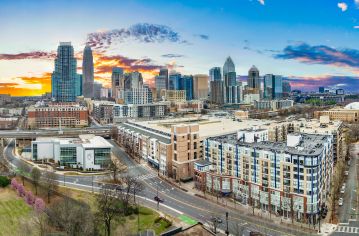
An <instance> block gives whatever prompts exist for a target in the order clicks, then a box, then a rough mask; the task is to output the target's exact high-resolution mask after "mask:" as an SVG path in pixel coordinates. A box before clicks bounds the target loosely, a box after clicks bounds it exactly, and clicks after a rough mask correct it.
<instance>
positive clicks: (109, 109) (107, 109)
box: [92, 101, 115, 125]
mask: <svg viewBox="0 0 359 236" xmlns="http://www.w3.org/2000/svg"><path fill="white" fill-rule="evenodd" d="M114 105H115V103H114V102H110V101H95V102H94V103H93V111H92V114H93V118H94V119H95V120H97V122H99V123H100V124H102V125H104V124H112V123H113V106H114Z"/></svg>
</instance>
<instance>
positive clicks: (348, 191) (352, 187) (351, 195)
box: [339, 143, 359, 223]
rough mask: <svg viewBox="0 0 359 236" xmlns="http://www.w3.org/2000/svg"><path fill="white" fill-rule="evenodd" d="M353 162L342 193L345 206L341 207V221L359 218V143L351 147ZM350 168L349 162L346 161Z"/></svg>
mask: <svg viewBox="0 0 359 236" xmlns="http://www.w3.org/2000/svg"><path fill="white" fill-rule="evenodd" d="M349 153H350V157H351V161H350V162H351V163H350V166H349V175H348V176H347V180H346V182H345V183H346V188H345V193H344V194H341V196H340V197H342V198H343V200H344V201H343V206H340V207H339V220H340V222H341V223H344V222H348V220H349V219H356V220H357V219H359V217H358V214H359V205H358V204H359V202H358V193H357V191H358V174H359V172H358V165H359V158H358V153H359V143H355V144H352V145H351V146H350V148H349ZM345 165H346V168H348V165H347V163H345Z"/></svg>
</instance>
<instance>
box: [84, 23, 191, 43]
mask: <svg viewBox="0 0 359 236" xmlns="http://www.w3.org/2000/svg"><path fill="white" fill-rule="evenodd" d="M129 39H133V40H136V41H138V42H141V43H162V42H165V41H168V42H173V43H188V42H187V41H186V40H182V39H181V37H180V35H179V33H178V32H175V31H174V30H172V29H171V28H170V27H168V26H165V25H157V24H149V23H139V24H135V25H132V26H130V27H129V28H121V29H114V30H107V31H102V32H94V33H90V34H88V35H87V44H88V45H89V46H91V47H92V48H94V49H108V48H109V47H110V46H111V45H112V44H114V43H121V42H125V41H126V40H129Z"/></svg>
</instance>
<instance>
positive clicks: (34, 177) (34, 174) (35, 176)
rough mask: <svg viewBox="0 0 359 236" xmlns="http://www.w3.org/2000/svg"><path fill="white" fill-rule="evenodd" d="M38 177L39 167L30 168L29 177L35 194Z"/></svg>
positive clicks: (39, 174) (39, 175)
mask: <svg viewBox="0 0 359 236" xmlns="http://www.w3.org/2000/svg"><path fill="white" fill-rule="evenodd" d="M40 178H41V171H40V170H39V168H37V167H34V168H32V170H31V179H32V181H33V184H34V186H35V194H36V195H37V187H38V186H39V182H40Z"/></svg>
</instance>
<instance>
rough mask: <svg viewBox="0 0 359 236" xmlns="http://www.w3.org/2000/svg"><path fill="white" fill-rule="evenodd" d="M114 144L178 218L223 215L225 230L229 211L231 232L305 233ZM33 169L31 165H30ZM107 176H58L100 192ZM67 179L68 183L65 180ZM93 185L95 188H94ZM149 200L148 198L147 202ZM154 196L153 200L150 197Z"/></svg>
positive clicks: (136, 174) (133, 172)
mask: <svg viewBox="0 0 359 236" xmlns="http://www.w3.org/2000/svg"><path fill="white" fill-rule="evenodd" d="M110 142H111V143H112V144H113V145H114V148H113V153H114V155H115V156H116V157H118V158H119V159H120V161H121V162H122V163H123V164H125V165H126V166H127V168H128V174H129V175H131V176H133V177H138V178H139V179H140V180H142V181H143V183H144V185H145V189H144V190H143V191H142V192H141V193H140V197H141V198H142V201H143V202H144V203H146V204H147V205H150V206H151V205H152V206H151V207H156V206H155V205H154V201H153V198H154V196H156V194H157V191H158V193H159V197H160V198H162V199H164V203H161V204H160V205H159V210H161V211H164V212H165V213H167V214H170V215H172V216H174V217H179V216H180V215H186V216H189V217H191V218H193V219H195V220H197V221H200V222H202V223H208V222H209V219H210V218H211V217H212V216H219V217H220V218H221V219H222V220H223V223H222V224H221V225H220V226H219V228H221V229H222V230H224V229H225V213H226V211H228V212H229V220H228V225H229V231H230V232H231V233H233V234H236V233H237V231H238V228H239V227H238V225H244V226H243V227H244V235H248V234H249V231H256V232H262V233H264V234H266V235H273V236H274V235H303V234H304V233H303V232H302V231H300V230H298V229H296V228H295V227H287V226H285V225H284V224H281V223H280V222H270V221H269V220H265V219H262V218H260V217H258V216H253V215H252V214H251V213H250V212H251V210H248V212H240V211H238V210H233V209H230V208H227V209H226V208H225V207H223V206H220V205H218V204H216V203H213V202H210V201H207V200H204V199H202V198H200V197H197V196H194V195H191V194H189V193H186V192H184V191H183V190H180V189H178V188H176V187H174V186H172V185H171V184H169V183H168V182H166V181H163V180H162V179H161V178H159V177H158V176H157V173H156V172H154V171H152V170H151V169H149V167H147V166H146V164H138V163H136V162H135V161H134V160H133V159H131V158H130V157H129V156H128V155H127V154H126V152H124V150H123V149H121V148H120V147H119V146H118V145H117V144H116V143H115V142H113V141H110ZM13 148H14V143H13V142H11V143H10V144H9V145H8V146H7V148H6V149H5V155H6V157H7V159H8V160H9V161H10V162H11V163H12V164H13V165H15V166H18V165H19V162H20V161H21V160H18V159H17V158H16V157H14V155H13ZM29 168H30V167H29ZM101 178H103V177H101V176H100V177H94V182H92V180H93V179H92V177H91V176H66V177H65V179H64V177H63V176H59V177H58V181H59V184H64V185H66V186H70V187H76V188H80V189H85V190H90V191H91V190H92V188H93V190H94V191H98V189H99V188H100V187H101V183H100V180H101ZM64 181H65V182H64ZM92 186H93V187H92ZM146 199H147V201H145V200H146ZM149 199H151V200H149Z"/></svg>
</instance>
